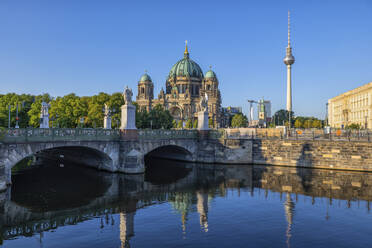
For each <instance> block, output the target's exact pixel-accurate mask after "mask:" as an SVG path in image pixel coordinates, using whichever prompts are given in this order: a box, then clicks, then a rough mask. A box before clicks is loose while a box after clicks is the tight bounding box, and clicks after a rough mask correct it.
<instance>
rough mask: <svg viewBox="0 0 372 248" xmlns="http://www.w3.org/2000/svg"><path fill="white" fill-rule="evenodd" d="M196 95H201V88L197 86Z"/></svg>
mask: <svg viewBox="0 0 372 248" xmlns="http://www.w3.org/2000/svg"><path fill="white" fill-rule="evenodd" d="M196 95H199V86H196Z"/></svg>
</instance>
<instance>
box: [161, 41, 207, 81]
mask: <svg viewBox="0 0 372 248" xmlns="http://www.w3.org/2000/svg"><path fill="white" fill-rule="evenodd" d="M168 77H196V78H203V71H202V69H201V68H200V66H199V65H198V64H197V63H196V62H195V61H193V60H191V59H190V58H189V52H188V50H187V45H186V47H185V52H184V57H183V59H181V60H179V61H178V62H177V63H176V64H174V66H173V67H172V69H171V70H170V72H169V76H168Z"/></svg>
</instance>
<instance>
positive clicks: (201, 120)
mask: <svg viewBox="0 0 372 248" xmlns="http://www.w3.org/2000/svg"><path fill="white" fill-rule="evenodd" d="M198 130H209V126H208V112H207V111H200V112H198Z"/></svg>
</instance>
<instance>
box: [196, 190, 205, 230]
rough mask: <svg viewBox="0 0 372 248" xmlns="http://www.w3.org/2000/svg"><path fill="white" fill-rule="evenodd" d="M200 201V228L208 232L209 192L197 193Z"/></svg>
mask: <svg viewBox="0 0 372 248" xmlns="http://www.w3.org/2000/svg"><path fill="white" fill-rule="evenodd" d="M196 196H197V199H198V202H197V209H198V213H199V216H200V227H201V228H202V229H204V231H205V232H208V192H206V191H205V190H199V191H196Z"/></svg>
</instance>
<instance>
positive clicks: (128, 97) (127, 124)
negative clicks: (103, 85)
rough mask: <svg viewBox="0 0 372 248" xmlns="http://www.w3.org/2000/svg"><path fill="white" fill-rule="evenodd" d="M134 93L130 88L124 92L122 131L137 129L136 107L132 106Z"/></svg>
mask: <svg viewBox="0 0 372 248" xmlns="http://www.w3.org/2000/svg"><path fill="white" fill-rule="evenodd" d="M132 96H133V92H132V89H130V88H129V87H128V86H126V87H125V89H124V92H123V97H124V105H123V106H121V125H120V129H122V130H130V129H137V128H136V107H135V106H134V105H133V104H132Z"/></svg>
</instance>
